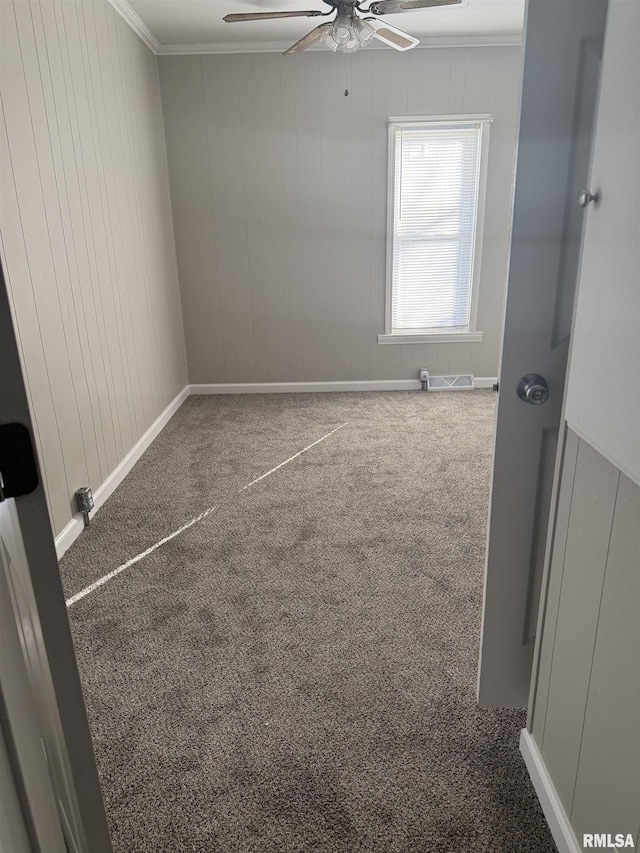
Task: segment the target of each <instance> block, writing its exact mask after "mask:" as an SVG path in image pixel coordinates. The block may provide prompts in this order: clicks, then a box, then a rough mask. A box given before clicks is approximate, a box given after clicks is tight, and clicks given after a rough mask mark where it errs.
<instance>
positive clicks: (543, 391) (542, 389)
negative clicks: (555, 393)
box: [516, 373, 549, 406]
mask: <svg viewBox="0 0 640 853" xmlns="http://www.w3.org/2000/svg"><path fill="white" fill-rule="evenodd" d="M516 391H517V392H518V397H520V399H521V400H522V401H524V402H525V403H531V404H532V405H533V406H541V405H542V404H543V403H546V402H547V400H548V399H549V387H548V385H547V383H546V381H545V379H544V377H543V376H540V375H538V374H537V373H527V375H526V376H523V377H522V379H521V380H520V381H519V382H518V384H517V385H516Z"/></svg>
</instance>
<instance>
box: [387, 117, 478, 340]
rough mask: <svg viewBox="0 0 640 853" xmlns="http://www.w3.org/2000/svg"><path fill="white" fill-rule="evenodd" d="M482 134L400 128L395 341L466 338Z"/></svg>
mask: <svg viewBox="0 0 640 853" xmlns="http://www.w3.org/2000/svg"><path fill="white" fill-rule="evenodd" d="M481 130H482V128H481V125H480V124H479V123H467V124H463V123H457V124H446V125H445V124H433V125H431V126H429V125H427V124H422V125H414V126H410V127H406V126H400V125H396V127H395V182H394V215H393V229H394V231H393V241H392V252H393V259H392V260H393V262H392V275H393V280H392V300H391V301H392V305H391V321H392V329H391V331H392V333H400V334H402V333H405V334H416V333H420V332H427V333H428V332H440V333H443V332H445V333H446V332H454V333H455V332H466V331H468V330H469V323H470V316H471V286H472V281H473V255H474V244H475V232H476V221H477V208H478V186H479V177H480V144H481V138H482V135H481Z"/></svg>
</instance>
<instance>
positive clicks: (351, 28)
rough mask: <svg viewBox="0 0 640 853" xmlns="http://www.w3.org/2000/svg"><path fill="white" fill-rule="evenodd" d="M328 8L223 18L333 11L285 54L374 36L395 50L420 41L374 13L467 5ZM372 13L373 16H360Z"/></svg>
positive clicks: (344, 46) (384, 0)
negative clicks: (313, 46) (312, 46)
mask: <svg viewBox="0 0 640 853" xmlns="http://www.w3.org/2000/svg"><path fill="white" fill-rule="evenodd" d="M322 2H323V3H326V4H327V5H328V6H331V11H329V12H320V11H319V10H317V9H311V10H310V11H306V12H246V13H240V14H233V15H225V16H224V18H223V20H224V21H227V22H229V23H235V22H237V21H265V20H269V19H272V18H317V17H327V16H329V15H333V14H334V13H335V17H334V18H333V20H332V21H327V22H325V23H323V24H320V26H318V27H316V28H315V29H313V30H311V32H310V33H307V34H306V36H303V37H302V38H301V39H300V41H297V42H296V43H295V44H294V45H292V46H291V47H290V48H289V49H288V50H285V52H284V54H283V55H284V56H287V55H288V54H290V53H298V52H299V51H301V50H306V49H307V48H308V47H311V45H313V44H316V43H317V42H321V43H322V44H324V46H325V47H328V48H329V50H333V51H336V50H341V51H343V52H344V53H353V52H354V51H356V50H358V48H360V47H364V46H365V45H367V44H369V42H370V41H371V40H372V39H374V38H376V39H378V40H379V41H381V42H384V43H385V44H387V45H389V47H393V48H395V49H396V50H410V49H411V48H412V47H415V46H416V45H417V44H419V43H420V41H419V39H417V38H414V37H413V36H410V35H409V34H408V33H404V32H402V30H399V29H397V27H393V26H391V24H387V23H386V21H379V20H378V18H377V16H379V15H390V14H395V13H397V12H412V11H414V10H415V9H426V8H430V7H434V6H466V5H467V3H468V0H373V2H370V4H369V7H368V8H367V9H363V8H362V6H363V5H364V3H366V2H367V0H362V2H358V0H322ZM369 13H371V15H372V16H374V17H370V16H369V17H362V16H363V15H368V14H369Z"/></svg>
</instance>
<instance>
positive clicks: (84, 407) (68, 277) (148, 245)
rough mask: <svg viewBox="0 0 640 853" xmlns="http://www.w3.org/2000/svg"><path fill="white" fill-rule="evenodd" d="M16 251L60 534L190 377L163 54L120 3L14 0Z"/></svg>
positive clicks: (18, 308) (6, 123)
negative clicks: (159, 63)
mask: <svg viewBox="0 0 640 853" xmlns="http://www.w3.org/2000/svg"><path fill="white" fill-rule="evenodd" d="M0 8H1V12H2V21H1V24H2V29H1V48H2V51H1V52H2V64H1V70H0V91H1V95H2V120H1V121H0V145H1V149H0V165H1V168H2V175H1V180H2V184H1V208H0V232H1V236H2V257H3V263H4V266H5V272H6V275H7V278H8V286H9V296H10V299H11V302H12V309H13V311H14V315H15V321H16V328H17V333H18V338H19V345H20V348H21V356H22V361H23V367H24V370H25V373H26V382H27V387H28V393H29V398H30V403H31V407H32V412H33V416H34V421H35V429H36V433H37V441H38V445H39V447H38V449H39V452H40V458H41V461H42V464H43V476H44V478H45V480H46V483H45V485H46V489H47V495H48V500H49V507H50V512H51V517H52V521H53V525H54V528H55V531H56V532H57V533H59V532H60V531H61V530H62V528H63V527H64V526H65V525H66V524H67V522H68V521H69V520H70V519H71V517H72V514H73V506H72V497H73V493H74V492H75V490H76V489H77V488H78V487H79V486H82V485H86V484H90V485H91V486H92V487H93V488H94V489H95V488H96V487H97V486H99V485H100V484H101V483H102V482H103V481H104V480H105V478H106V477H107V476H108V475H109V474H110V473H111V472H112V471H113V469H114V468H115V467H116V466H117V465H118V464H119V463H120V462H121V460H122V459H123V457H124V456H125V455H126V454H127V453H128V451H129V450H130V449H131V448H132V446H133V445H134V444H135V443H136V441H138V439H139V438H140V437H141V435H142V434H143V433H144V432H145V431H146V430H147V429H148V428H149V426H150V425H151V424H152V423H153V421H154V420H155V419H156V418H157V417H158V415H159V414H160V413H161V412H162V410H163V409H164V408H165V407H166V406H167V405H168V403H169V402H170V401H171V400H172V399H173V398H174V397H175V396H176V394H178V392H179V391H180V390H181V389H182V388H183V387H184V385H185V382H186V370H185V364H184V343H183V332H182V320H181V313H180V299H179V292H178V282H177V275H176V263H175V251H174V242H173V234H172V226H171V212H170V204H169V192H168V180H167V171H166V160H165V148H164V139H163V126H162V112H161V106H160V97H159V89H158V76H157V67H156V59H155V57H154V56H153V54H152V53H151V52H150V51H149V49H148V48H147V47H145V45H144V44H143V43H142V42H141V41H140V40H139V38H138V37H137V36H136V35H134V33H133V32H132V31H131V29H130V28H129V27H128V26H127V24H125V23H124V21H123V20H122V19H121V18H120V17H119V16H118V15H117V14H116V13H115V12H114V10H113V8H112V7H111V6H110V5H109V4H108V3H107V2H106V0H37V2H27V1H26V0H18V2H9V0H2V2H1V3H0Z"/></svg>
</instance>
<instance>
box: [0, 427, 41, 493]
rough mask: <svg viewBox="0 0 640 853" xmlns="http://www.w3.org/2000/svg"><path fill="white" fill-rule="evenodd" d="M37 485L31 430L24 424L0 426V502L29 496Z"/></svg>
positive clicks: (36, 469)
mask: <svg viewBox="0 0 640 853" xmlns="http://www.w3.org/2000/svg"><path fill="white" fill-rule="evenodd" d="M37 485H38V468H37V465H36V458H35V456H34V453H33V445H32V444H31V435H30V434H29V430H28V429H27V428H26V426H24V425H23V424H0V501H3V500H5V499H6V498H17V497H20V495H28V494H29V493H30V492H32V491H33V490H34V489H35V488H36V486H37Z"/></svg>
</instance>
